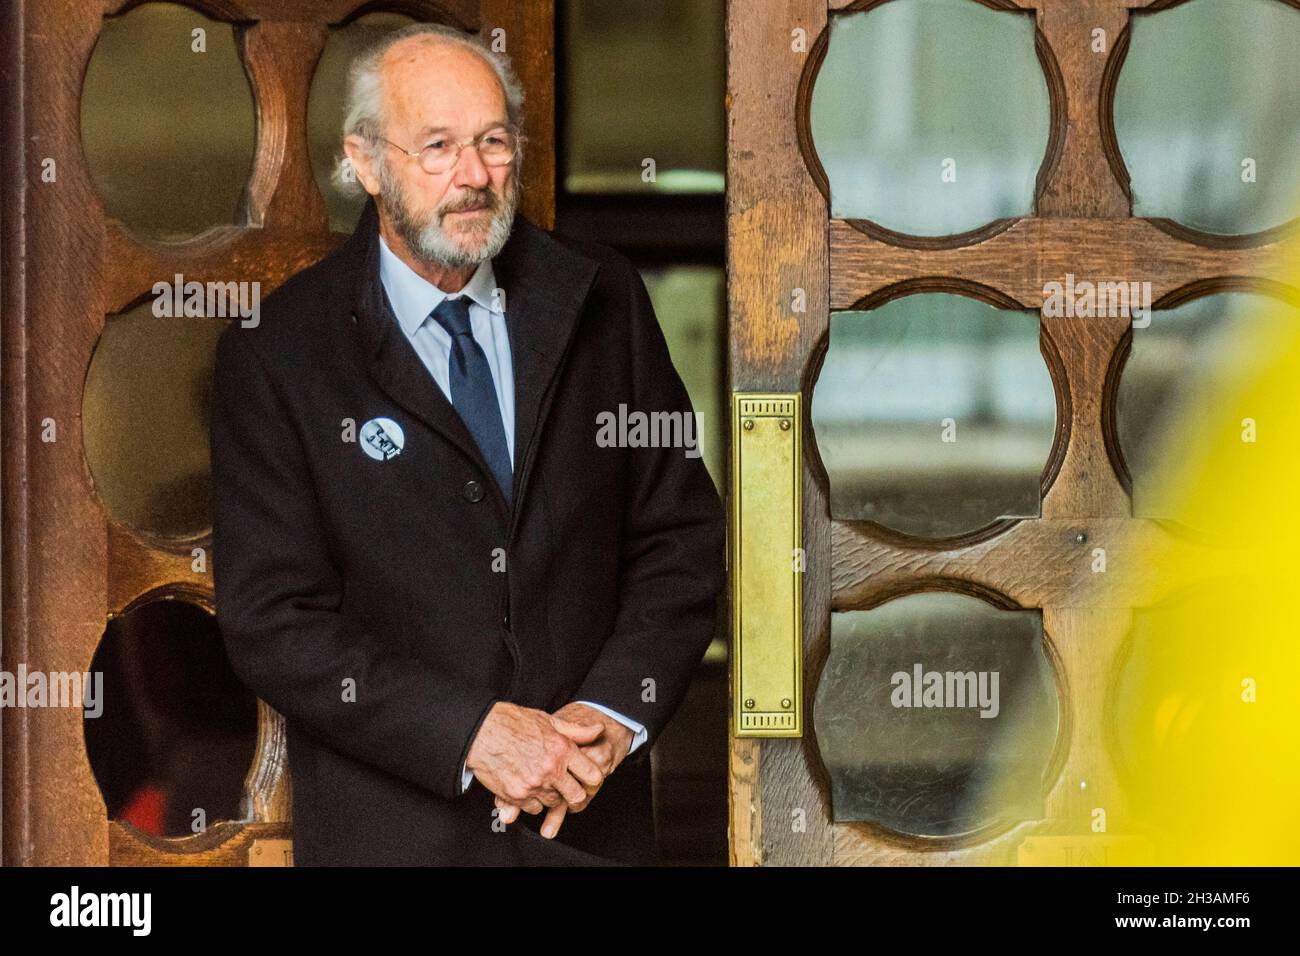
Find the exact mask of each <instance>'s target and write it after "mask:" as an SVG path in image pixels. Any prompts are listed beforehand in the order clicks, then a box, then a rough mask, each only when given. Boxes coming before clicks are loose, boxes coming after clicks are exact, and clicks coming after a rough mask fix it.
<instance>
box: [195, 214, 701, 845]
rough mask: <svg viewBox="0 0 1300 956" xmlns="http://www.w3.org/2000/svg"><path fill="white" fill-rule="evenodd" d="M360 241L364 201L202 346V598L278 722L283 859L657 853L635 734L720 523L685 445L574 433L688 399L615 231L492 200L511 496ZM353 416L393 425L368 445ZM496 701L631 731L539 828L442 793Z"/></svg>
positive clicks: (670, 671) (658, 686)
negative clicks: (556, 825)
mask: <svg viewBox="0 0 1300 956" xmlns="http://www.w3.org/2000/svg"><path fill="white" fill-rule="evenodd" d="M378 256H379V242H378V217H377V214H376V211H375V207H374V203H373V201H371V202H369V203H368V204H367V206H366V210H365V213H364V214H363V216H362V219H361V222H360V224H359V225H358V227H357V229H356V231H355V233H354V234H353V235H352V236H351V238H350V239H348V241H347V242H345V243H344V244H343V245H342V246H340V248H339V249H338V250H337V251H335V252H334V253H333V254H331V255H330V256H328V257H327V258H326V259H324V260H323V261H321V262H320V263H318V264H316V265H314V266H312V267H310V268H308V269H305V270H303V271H302V272H300V273H298V274H297V275H295V276H293V277H292V278H290V279H289V280H288V281H287V282H285V283H284V285H283V286H281V287H280V288H279V289H277V290H276V291H275V292H274V293H273V294H272V295H270V296H269V297H267V299H266V300H265V301H264V302H263V304H262V308H261V314H260V317H259V321H258V322H257V324H256V325H255V326H251V327H247V328H245V327H243V326H242V325H241V323H240V322H239V321H235V322H232V323H231V325H230V327H229V328H228V329H227V330H226V331H225V332H224V333H223V335H222V337H221V339H220V342H219V344H218V347H217V357H216V367H215V371H214V380H213V396H212V399H213V400H212V418H211V456H212V477H213V507H214V527H213V535H214V551H213V571H214V576H215V587H216V606H217V618H218V622H219V624H220V627H221V632H222V634H223V636H224V639H225V644H226V648H227V651H228V653H229V656H230V661H231V664H232V665H233V667H234V669H235V672H236V673H237V674H238V675H239V676H240V678H241V679H242V680H243V681H244V682H245V683H246V684H247V685H248V686H249V687H250V688H251V689H252V690H253V691H254V692H255V693H257V695H258V696H259V697H261V698H262V699H263V700H264V701H266V702H267V703H268V704H270V705H271V706H272V707H274V708H275V709H276V710H277V711H279V712H280V713H281V714H282V715H284V718H285V722H286V730H287V738H288V755H289V769H290V773H291V779H292V784H293V822H294V849H295V863H296V864H298V865H341V864H386V865H393V864H395V865H422V864H473V865H478V864H494V865H501V864H506V865H509V864H547V863H555V864H575V863H578V864H581V863H602V862H609V861H615V862H654V861H655V860H656V859H657V857H656V856H655V855H654V851H653V821H652V816H651V795H650V766H649V760H648V759H647V756H648V754H649V752H650V748H651V746H652V745H653V744H654V742H655V740H656V738H657V736H658V734H659V732H660V731H661V730H662V729H663V727H664V725H665V724H666V723H667V722H668V720H669V718H670V717H671V716H672V714H673V712H674V710H676V708H677V707H678V706H679V704H680V703H681V700H682V698H683V696H684V694H685V692H686V689H687V685H688V683H689V681H690V679H691V676H692V674H693V672H694V671H695V669H696V667H697V666H698V664H699V662H700V659H701V657H702V655H703V653H704V650H705V648H706V646H707V645H708V643H709V641H710V639H711V637H712V636H713V634H714V625H715V616H716V605H717V602H716V599H717V597H718V595H719V594H720V593H721V591H722V589H723V585H724V573H725V572H724V563H725V557H724V536H725V531H724V528H725V523H724V518H723V508H722V504H721V501H720V499H719V497H718V494H717V491H716V489H715V487H714V485H713V482H712V480H711V479H710V477H709V475H708V473H707V471H706V470H705V467H704V464H703V459H702V458H699V457H691V456H690V455H688V454H686V452H685V450H684V449H683V448H681V447H602V443H598V441H597V434H598V430H599V429H598V417H597V416H598V415H600V414H601V413H614V414H615V415H617V414H618V411H619V406H620V405H626V406H627V411H628V412H629V413H630V412H633V411H636V410H641V411H644V412H647V413H650V412H679V413H690V412H692V409H691V405H690V402H689V399H688V398H687V394H686V390H685V388H684V387H683V385H682V381H681V378H680V377H679V376H678V374H677V372H676V370H675V369H674V368H673V365H672V362H671V359H670V358H669V354H668V349H667V346H666V344H665V341H664V336H663V333H662V331H661V329H660V327H659V324H658V322H657V320H656V318H655V315H654V311H653V309H652V307H651V303H650V299H649V296H648V295H647V293H646V288H645V285H644V283H643V282H642V280H641V278H640V276H639V274H638V273H637V271H636V269H635V268H634V267H633V266H632V264H631V263H630V262H629V261H628V259H627V258H626V257H625V256H623V255H621V254H620V253H618V252H616V251H615V250H613V249H610V248H608V247H606V246H602V245H599V244H595V243H590V242H581V241H576V240H569V239H564V238H561V237H559V236H555V235H552V234H551V233H549V232H547V231H545V230H543V229H540V228H539V227H537V226H536V225H534V224H533V223H531V222H529V221H528V220H527V219H525V218H524V217H523V216H521V215H517V216H516V217H515V221H514V226H513V231H512V233H511V236H510V239H509V241H508V242H507V244H506V246H505V247H504V248H503V250H502V251H501V252H500V253H499V254H498V255H497V256H496V257H495V258H494V259H493V270H494V273H495V275H496V279H497V285H498V286H499V287H500V288H501V289H502V290H503V291H504V295H505V303H504V304H505V313H506V317H507V323H508V327H509V337H510V346H511V353H512V359H513V365H514V375H515V403H516V414H515V477H514V483H515V495H514V499H513V503H512V506H507V504H506V502H505V500H504V498H503V496H502V495H501V492H500V490H499V489H498V487H497V485H496V482H495V481H494V480H493V479H492V473H491V471H490V470H489V468H488V466H487V464H486V462H485V461H484V459H483V457H482V455H481V454H480V453H479V451H478V448H477V446H476V444H475V442H474V440H473V438H472V437H471V435H470V433H469V431H468V429H467V428H466V427H465V425H464V423H463V422H462V421H461V419H460V417H459V415H458V414H457V412H456V411H455V409H454V408H453V407H452V405H451V404H450V402H449V401H448V400H447V399H446V397H445V396H444V395H443V393H442V391H441V389H439V387H438V385H437V383H436V382H435V381H434V380H433V378H432V376H430V374H429V372H428V370H427V369H426V368H425V367H424V365H423V364H422V363H421V361H420V359H419V357H418V356H417V355H416V353H415V351H414V349H413V348H412V347H411V345H410V343H409V341H408V340H407V338H406V337H405V335H404V334H403V333H402V331H401V328H400V327H399V326H398V325H397V322H396V319H395V318H394V316H393V315H392V312H391V309H390V307H389V305H388V303H387V297H386V296H385V294H384V292H383V286H382V284H381V283H380V281H379V271H378V262H379V258H378ZM374 419H389V420H391V421H392V422H395V423H397V425H398V426H399V428H400V431H401V435H400V442H399V441H396V440H394V441H393V443H392V444H386V443H385V442H384V441H383V440H377V441H375V442H373V443H371V444H370V447H369V453H368V452H367V449H366V447H365V446H366V444H367V443H366V441H365V438H364V437H363V433H364V432H365V431H366V430H365V429H364V428H363V426H364V425H365V423H367V422H371V421H372V420H374ZM392 432H393V430H392V429H388V430H386V432H385V434H386V435H387V436H388V437H389V439H390V440H392V439H394V435H393V434H392ZM697 434H698V431H697ZM399 444H400V449H399V450H396V451H395V452H394V446H395V445H399ZM500 700H507V701H512V702H514V703H517V704H521V705H524V706H528V707H535V708H540V709H543V710H546V711H547V712H552V711H554V710H556V709H558V708H559V707H561V706H563V705H564V704H565V703H567V702H569V701H573V700H590V701H594V702H596V703H599V704H602V705H604V706H607V707H610V708H612V709H614V710H615V711H618V712H619V713H622V714H624V715H627V716H628V717H631V718H632V719H634V720H636V721H639V722H640V723H642V724H644V725H645V726H646V728H647V730H648V732H649V740H648V741H647V742H646V743H645V744H643V745H642V746H641V747H640V748H638V749H637V751H636V752H635V753H633V754H632V755H631V756H629V757H628V758H627V759H626V760H624V762H623V764H622V765H620V766H619V768H618V769H617V770H616V771H615V773H614V774H613V775H611V777H610V778H609V779H608V780H607V781H606V782H605V784H604V786H603V788H602V790H601V791H600V792H599V793H598V794H597V795H596V796H595V798H594V799H593V800H592V801H591V803H590V804H589V806H588V807H587V809H585V810H584V811H583V812H581V813H578V814H573V813H570V814H569V815H568V816H567V818H566V820H565V823H564V825H563V827H562V829H561V831H560V834H559V836H558V837H557V838H556V839H555V840H546V839H544V838H543V837H541V836H540V835H539V834H538V833H537V830H538V827H539V826H540V821H541V818H540V817H535V816H530V815H527V814H521V815H520V820H519V821H518V822H516V823H515V824H512V825H511V826H509V827H505V828H504V829H503V828H502V827H501V825H500V824H499V822H497V823H496V825H494V819H493V814H492V810H493V797H492V794H491V793H490V792H489V791H487V790H486V788H484V787H483V785H482V784H480V783H479V782H478V781H474V783H472V784H471V786H470V789H469V790H468V791H467V792H466V793H464V794H461V793H460V780H461V765H462V763H463V761H464V760H465V757H466V754H467V752H468V749H469V746H470V743H471V742H472V740H473V738H474V736H475V734H476V733H477V731H478V729H479V726H480V724H481V723H482V721H483V718H484V717H485V716H486V715H487V712H488V710H489V708H490V707H491V706H492V704H493V703H494V702H496V701H500Z"/></svg>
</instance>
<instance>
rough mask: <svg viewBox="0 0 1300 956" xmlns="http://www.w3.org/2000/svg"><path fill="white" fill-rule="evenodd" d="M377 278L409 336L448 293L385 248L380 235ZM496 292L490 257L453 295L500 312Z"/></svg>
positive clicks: (480, 264) (385, 245) (400, 323)
mask: <svg viewBox="0 0 1300 956" xmlns="http://www.w3.org/2000/svg"><path fill="white" fill-rule="evenodd" d="M379 278H380V281H381V282H383V284H384V291H386V292H387V293H388V301H389V302H390V303H392V306H393V314H394V315H395V316H396V317H397V322H398V324H399V325H401V327H402V331H403V332H405V333H406V334H407V335H408V336H410V335H414V334H415V330H416V329H418V328H419V327H420V326H421V325H423V324H424V320H425V319H427V318H428V317H429V314H430V313H431V312H432V311H433V310H434V309H436V308H437V307H438V306H439V305H440V304H441V303H442V300H443V299H445V298H447V296H448V293H446V292H444V291H443V290H442V289H439V288H438V287H437V286H436V285H434V284H433V283H432V282H430V281H429V280H428V279H426V278H424V277H423V276H422V275H420V274H419V273H418V272H416V271H415V270H414V269H412V268H411V267H410V266H408V265H407V264H406V263H405V262H403V261H402V260H401V258H400V257H399V256H398V255H397V253H395V252H393V250H391V249H389V248H388V243H387V242H385V241H384V237H383V236H382V235H381V236H380V237H379ZM495 292H496V276H495V275H494V274H493V271H492V260H491V259H484V260H483V261H482V262H480V263H479V265H478V268H477V269H475V270H474V274H473V275H472V276H470V280H469V282H467V283H466V284H465V288H463V289H461V291H460V292H457V293H452V295H453V296H456V295H464V296H468V297H469V299H470V300H471V301H473V302H475V303H477V304H478V305H480V306H482V307H483V308H485V309H487V310H488V311H489V312H500V311H501V310H500V308H499V302H498V299H497V296H496V295H495Z"/></svg>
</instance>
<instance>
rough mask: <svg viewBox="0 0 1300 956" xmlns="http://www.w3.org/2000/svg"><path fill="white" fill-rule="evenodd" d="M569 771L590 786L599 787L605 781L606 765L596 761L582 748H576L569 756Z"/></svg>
mask: <svg viewBox="0 0 1300 956" xmlns="http://www.w3.org/2000/svg"><path fill="white" fill-rule="evenodd" d="M569 773H571V774H573V775H574V776H575V777H577V778H578V779H579V780H581V781H582V782H583V783H584V784H586V785H587V786H589V787H599V786H600V785H601V784H602V783H604V782H605V767H604V766H602V765H601V764H598V763H596V761H594V760H593V759H592V758H591V757H589V756H588V755H587V754H585V753H583V752H582V751H581V750H580V749H575V750H574V753H573V756H572V757H570V758H569Z"/></svg>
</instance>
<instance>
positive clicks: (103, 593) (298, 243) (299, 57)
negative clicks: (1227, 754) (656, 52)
mask: <svg viewBox="0 0 1300 956" xmlns="http://www.w3.org/2000/svg"><path fill="white" fill-rule="evenodd" d="M137 5H138V4H137V3H136V2H135V0H100V2H83V0H50V2H39V3H36V2H26V3H13V4H10V5H8V6H7V9H9V8H12V11H13V12H12V15H11V16H10V15H7V18H6V22H5V24H4V27H5V31H6V32H5V35H4V50H5V63H6V69H7V70H9V75H8V76H7V77H6V84H5V89H6V95H7V97H8V101H7V102H6V103H5V104H4V105H5V115H6V117H7V119H6V129H5V134H4V150H5V153H4V171H5V173H6V176H7V180H6V181H7V182H9V183H11V184H13V183H22V184H23V188H21V189H7V190H6V193H5V209H4V212H5V215H4V284H3V296H4V299H3V307H4V365H3V369H2V374H0V378H2V379H3V388H4V420H3V431H4V499H3V504H4V542H3V544H4V569H3V571H4V601H3V614H4V617H3V634H4V645H3V662H4V668H5V669H6V670H10V671H13V670H14V669H15V668H16V667H17V666H18V664H19V663H23V664H25V665H26V667H27V668H28V669H29V670H43V671H83V672H84V671H86V670H88V669H89V668H90V663H91V658H92V655H93V654H94V652H95V649H96V646H97V645H98V644H99V642H100V639H101V637H102V635H103V632H104V627H105V624H106V622H107V621H108V619H109V618H111V617H112V616H114V615H116V614H119V613H121V612H122V611H124V610H125V609H126V608H127V607H129V606H130V605H132V604H133V603H134V602H138V601H139V600H140V599H141V598H142V597H145V596H154V595H166V594H173V595H183V596H186V597H187V598H189V599H191V600H193V601H194V602H195V603H197V604H199V605H200V606H202V607H206V608H207V609H209V610H210V609H211V606H212V584H211V575H210V569H211V563H212V561H215V560H220V556H219V555H215V554H209V555H208V564H207V570H206V571H204V572H196V571H195V570H193V569H192V566H191V564H192V558H191V553H190V548H191V547H192V546H197V547H204V548H207V549H208V550H209V551H210V544H211V542H210V531H209V533H208V534H207V535H206V536H203V537H201V538H200V539H197V540H195V541H193V542H190V541H186V542H185V543H184V544H185V546H184V547H183V548H180V547H177V546H176V545H175V544H174V543H172V544H170V545H168V544H166V543H162V544H160V543H158V542H153V541H149V540H146V539H145V538H144V537H142V536H140V535H138V534H136V533H134V532H133V531H132V530H131V529H128V528H125V527H123V526H121V525H118V524H116V523H114V522H113V521H112V520H111V519H110V518H109V517H108V515H107V514H106V512H105V509H104V507H103V505H102V503H101V501H100V499H99V498H98V497H97V495H96V491H95V487H94V484H93V481H92V479H91V476H90V473H89V471H88V469H87V466H86V463H85V458H84V455H83V450H82V446H81V441H80V420H81V414H82V387H83V383H84V381H85V378H86V370H87V367H88V364H89V362H90V359H91V355H92V353H93V351H94V349H95V346H96V342H97V340H98V339H99V336H100V332H101V331H102V329H103V328H104V324H105V317H106V316H108V315H110V314H113V313H115V312H119V311H121V310H123V309H125V308H126V307H127V306H129V305H131V304H134V303H136V302H138V301H141V300H142V299H143V298H144V297H145V296H147V295H148V294H149V292H150V290H151V288H152V286H153V285H154V283H155V282H158V281H168V282H170V281H171V278H172V276H173V275H174V274H176V273H183V274H184V275H185V276H186V278H187V280H190V279H192V280H197V281H200V282H207V281H212V280H219V281H221V282H253V281H257V282H260V283H261V284H262V292H263V294H267V293H269V292H270V291H271V290H272V289H273V288H274V287H275V286H277V285H278V284H279V283H280V282H282V281H284V279H285V278H286V277H288V276H289V275H291V274H293V273H294V272H297V271H298V270H300V269H302V268H304V267H306V266H308V265H310V264H311V263H313V262H316V261H317V260H319V259H320V258H321V257H322V256H324V255H325V254H326V253H327V252H328V251H330V250H331V249H332V248H334V246H335V245H336V244H337V243H338V242H339V240H340V238H341V237H340V236H338V235H336V234H332V233H330V232H329V229H328V224H327V216H326V208H325V203H324V201H323V199H322V197H321V194H320V192H319V190H318V188H317V186H316V183H315V181H314V179H313V175H312V169H311V164H310V162H309V159H308V147H307V126H306V115H307V102H308V93H309V88H310V85H311V81H312V76H313V71H314V68H315V65H316V62H317V59H318V58H319V57H320V55H321V51H322V50H323V48H324V45H325V42H326V39H327V37H328V35H329V31H330V27H331V26H335V25H340V24H343V23H345V22H347V21H350V20H351V19H353V18H355V17H356V16H358V15H360V14H361V13H363V12H366V13H369V12H373V11H375V10H385V11H391V12H397V13H402V14H406V15H408V16H410V17H413V18H415V19H418V20H427V21H436V22H442V23H449V24H453V25H455V26H458V27H460V28H462V29H464V30H466V31H470V32H475V33H480V34H483V35H485V36H493V37H494V38H496V39H497V40H498V41H499V42H503V43H504V44H505V50H506V52H507V53H509V54H510V55H511V57H512V60H513V64H514V67H515V70H516V72H517V74H518V75H519V77H520V80H521V82H522V84H523V86H524V88H525V90H526V93H527V100H528V104H527V108H526V114H527V115H526V130H525V133H526V135H527V136H528V138H529V140H530V142H531V144H532V145H531V147H530V155H529V159H528V162H527V163H526V164H525V165H524V168H523V169H524V172H523V176H524V182H523V195H522V200H521V208H522V211H523V212H524V213H525V215H527V216H529V218H531V219H532V220H533V221H534V222H536V223H537V224H539V225H541V226H543V227H544V228H551V227H552V226H553V224H554V169H555V162H554V115H553V109H554V64H553V26H554V5H553V2H552V0H535V2H529V3H526V4H520V3H514V2H511V0H394V2H391V3H381V4H371V3H369V2H368V0H328V2H320V0H193V2H192V3H190V6H192V7H193V8H194V9H197V10H199V11H201V12H202V13H204V14H205V15H207V16H208V17H211V18H213V19H214V20H217V21H223V22H228V23H232V24H237V25H238V28H237V29H236V31H235V37H236V40H237V43H238V48H239V52H240V56H241V59H242V61H243V65H244V68H245V70H246V72H247V75H248V78H249V80H250V85H251V88H252V91H253V95H254V97H255V103H256V120H257V138H256V144H257V148H256V156H255V161H254V164H253V169H252V172H251V175H250V177H249V179H248V182H247V184H246V188H245V193H244V203H243V206H244V208H243V217H242V218H243V221H242V222H241V223H238V224H235V225H228V226H219V227H216V228H213V229H210V230H208V231H207V232H205V233H203V234H202V235H199V236H197V237H196V238H194V239H192V240H189V241H186V242H181V243H175V244H160V243H152V242H143V241H140V240H138V239H136V238H134V237H133V236H132V235H130V234H129V233H128V232H127V231H126V230H124V229H123V228H122V227H121V226H119V225H118V224H116V223H113V222H109V221H108V220H107V218H106V216H105V213H104V208H103V204H102V202H101V200H100V199H99V197H98V195H97V194H96V190H95V186H94V183H93V181H92V179H91V177H90V175H89V172H88V170H87V168H86V162H85V159H84V155H83V151H82V148H81V143H80V91H81V85H82V80H83V77H84V75H85V73H86V67H87V63H88V62H89V59H90V57H91V54H92V51H93V50H94V48H95V44H96V41H97V39H98V37H99V35H100V32H101V30H102V28H103V25H104V21H105V18H106V17H112V16H115V15H119V14H123V13H127V12H128V11H129V10H130V9H131V8H133V7H135V6H137ZM497 31H501V32H497ZM51 158H52V159H54V160H55V162H56V163H57V169H58V177H57V183H49V182H45V181H43V180H42V176H41V173H42V162H43V161H44V160H46V159H51ZM49 420H52V421H53V422H55V423H56V425H57V428H58V432H57V434H58V440H57V441H54V442H46V441H42V440H41V430H42V427H43V423H44V422H47V421H49ZM82 720H83V717H82V714H81V711H80V710H78V709H72V708H64V709H60V708H43V709H15V710H6V711H5V713H4V714H3V799H4V816H3V823H4V825H3V847H4V862H5V863H6V864H32V865H45V866H49V865H69V864H91V865H94V864H108V863H126V864H133V865H138V864H142V863H143V864H158V865H178V864H179V865H188V864H229V865H245V864H247V863H249V862H250V859H249V854H250V852H252V851H253V850H255V849H257V846H256V844H257V841H259V840H262V841H265V840H280V841H282V840H284V839H286V838H288V837H289V836H291V833H290V827H289V825H288V821H289V806H290V804H289V790H288V787H289V781H288V774H287V770H286V763H285V759H286V758H285V743H284V732H283V727H282V721H281V720H280V718H279V717H278V715H276V714H274V712H272V711H271V710H270V709H269V708H267V707H265V705H262V707H261V716H260V732H259V739H258V746H257V756H256V758H255V761H254V764H253V766H252V767H250V769H249V773H248V777H247V780H246V783H245V795H246V797H247V799H248V801H249V803H248V805H249V806H250V807H251V814H252V822H250V823H247V824H243V823H229V822H223V823H217V824H215V825H214V826H213V827H211V828H210V829H209V830H207V831H206V832H205V833H203V834H200V835H199V836H196V837H193V838H188V839H184V840H159V839H158V838H154V837H148V836H146V835H144V834H142V833H140V832H139V831H136V830H134V829H133V828H131V827H129V826H126V825H119V824H112V825H110V823H109V821H108V819H107V818H106V813H105V805H104V802H103V800H102V798H101V796H100V794H99V791H98V788H97V786H96V783H95V779H94V777H93V775H92V773H91V769H90V766H89V763H88V761H87V756H86V749H85V743H84V738H83V730H82ZM279 846H280V844H278V843H265V842H263V843H262V844H261V849H262V850H264V851H265V856H266V859H270V858H272V857H274V856H275V855H276V854H277V853H278V854H279V858H283V856H284V854H283V852H281V850H280V849H278V848H279ZM268 847H269V848H270V849H267V848H268ZM259 852H260V851H259ZM253 862H257V861H253Z"/></svg>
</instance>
